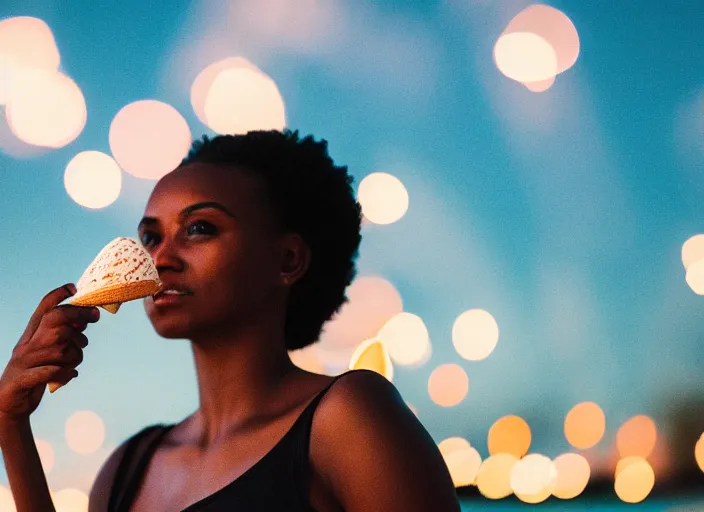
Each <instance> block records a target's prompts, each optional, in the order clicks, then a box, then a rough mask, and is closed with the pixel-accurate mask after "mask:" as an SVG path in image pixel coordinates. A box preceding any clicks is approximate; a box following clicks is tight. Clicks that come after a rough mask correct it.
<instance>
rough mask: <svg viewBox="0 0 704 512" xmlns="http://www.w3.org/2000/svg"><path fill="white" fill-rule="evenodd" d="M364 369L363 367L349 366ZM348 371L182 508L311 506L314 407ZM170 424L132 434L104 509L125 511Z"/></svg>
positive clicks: (189, 511)
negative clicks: (215, 486)
mask: <svg viewBox="0 0 704 512" xmlns="http://www.w3.org/2000/svg"><path fill="white" fill-rule="evenodd" d="M352 371H366V370H352ZM347 373H351V372H346V373H343V374H341V375H337V376H336V377H335V378H334V379H333V380H332V381H331V382H330V383H329V384H328V385H327V386H326V387H325V388H324V389H323V390H322V391H320V392H319V393H318V394H317V395H316V396H315V398H313V400H312V401H311V402H310V403H309V404H308V405H307V406H306V408H305V409H304V410H303V412H302V413H301V414H300V416H299V417H298V418H297V419H296V421H295V423H294V424H293V426H292V427H291V428H290V429H289V431H288V432H287V433H286V434H285V435H284V436H283V437H282V438H281V440H280V441H279V442H278V443H276V445H275V446H274V447H273V448H272V449H271V450H269V452H267V454H266V455H264V457H263V458H262V459H260V460H259V462H257V463H256V464H254V466H252V467H251V468H249V469H248V470H247V471H245V472H244V473H243V474H242V475H241V476H239V477H238V478H236V479H235V480H233V481H232V482H230V483H229V484H227V485H226V486H225V487H223V488H222V489H220V490H218V491H216V492H215V493H213V494H211V495H210V496H206V497H205V498H203V499H202V500H200V501H198V502H196V503H194V504H192V505H190V506H189V507H187V508H186V509H184V510H182V511H181V512H224V511H228V512H230V511H233V510H237V511H246V512H255V511H284V510H285V511H287V512H296V511H301V512H310V511H312V510H313V508H312V507H311V506H310V503H309V501H308V498H309V485H310V465H309V458H308V454H309V450H308V448H309V441H310V429H311V424H312V422H313V413H314V412H315V409H316V408H317V406H318V404H319V403H320V400H321V399H322V398H323V395H325V393H326V392H327V391H328V390H329V389H330V387H331V386H332V385H333V384H334V383H335V382H336V381H337V379H339V378H340V377H342V376H343V375H346V374H347ZM173 426H174V425H163V424H158V425H151V426H148V427H145V428H144V429H142V430H141V431H139V432H138V433H137V434H135V435H133V436H132V437H131V438H130V439H129V440H128V442H127V446H126V449H125V454H124V456H123V458H122V460H121V461H120V464H119V466H118V468H117V471H116V474H115V479H114V480H113V485H112V490H111V491H110V501H109V504H108V512H128V511H129V508H130V506H131V505H132V502H133V501H134V499H135V497H136V495H137V491H138V490H139V486H140V484H141V482H142V479H143V478H144V473H145V471H146V469H147V465H148V464H149V460H150V459H151V457H152V455H153V454H154V452H155V451H156V448H157V446H158V445H159V443H160V441H161V440H162V439H163V437H164V436H165V435H166V433H167V432H168V431H169V430H170V429H171V428H173Z"/></svg>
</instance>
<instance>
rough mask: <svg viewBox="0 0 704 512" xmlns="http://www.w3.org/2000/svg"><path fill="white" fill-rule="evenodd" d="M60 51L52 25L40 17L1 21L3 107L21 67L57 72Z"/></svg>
mask: <svg viewBox="0 0 704 512" xmlns="http://www.w3.org/2000/svg"><path fill="white" fill-rule="evenodd" d="M60 62H61V56H60V54H59V49H58V48H57V46H56V40H55V39H54V34H53V33H52V31H51V29H50V28H49V25H47V24H46V23H45V22H44V21H43V20H40V19H39V18H32V17H30V16H16V17H12V18H5V19H4V20H1V21H0V105H4V104H5V103H7V101H8V99H9V96H10V91H11V89H12V87H13V83H14V80H15V74H16V73H17V72H18V71H19V70H21V69H22V68H35V69H43V70H45V71H51V72H53V71H57V70H58V69H59V64H60Z"/></svg>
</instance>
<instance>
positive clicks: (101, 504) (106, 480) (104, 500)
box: [88, 439, 129, 512]
mask: <svg viewBox="0 0 704 512" xmlns="http://www.w3.org/2000/svg"><path fill="white" fill-rule="evenodd" d="M128 443H129V439H127V440H126V441H124V442H123V443H122V444H121V445H119V446H118V447H117V448H116V449H115V450H114V451H113V452H112V453H111V454H110V456H108V458H107V459H106V460H105V462H103V465H102V466H101V467H100V470H99V471H98V474H97V476H96V477H95V480H94V481H93V485H92V486H91V489H90V495H89V497H88V511H89V512H107V510H108V503H109V501H110V491H111V490H112V484H113V482H114V481H115V475H116V473H117V468H118V467H119V466H120V462H121V461H122V459H123V458H124V456H125V452H126V451H127V446H128Z"/></svg>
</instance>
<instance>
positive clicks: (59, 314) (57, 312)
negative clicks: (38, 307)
mask: <svg viewBox="0 0 704 512" xmlns="http://www.w3.org/2000/svg"><path fill="white" fill-rule="evenodd" d="M99 319H100V311H99V310H98V308H96V307H95V306H91V307H85V306H72V305H71V304H62V305H60V306H55V307H54V308H53V309H52V310H51V311H49V312H48V313H46V315H45V316H44V319H43V322H44V323H45V325H46V327H49V328H51V327H58V326H61V325H68V326H70V325H72V324H78V323H85V324H89V323H95V322H97V321H98V320H99Z"/></svg>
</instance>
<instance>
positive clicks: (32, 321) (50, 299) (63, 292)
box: [19, 283, 76, 343]
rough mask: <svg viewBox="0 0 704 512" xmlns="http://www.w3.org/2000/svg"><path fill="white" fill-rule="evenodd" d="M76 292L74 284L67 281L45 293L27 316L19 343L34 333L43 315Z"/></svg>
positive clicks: (25, 340)
mask: <svg viewBox="0 0 704 512" xmlns="http://www.w3.org/2000/svg"><path fill="white" fill-rule="evenodd" d="M75 293H76V286H75V285H74V284H73V283H67V284H65V285H63V286H60V287H58V288H56V289H54V290H52V291H50V292H49V293H47V294H46V295H45V296H44V298H43V299H42V300H41V301H40V302H39V306H37V309H35V310H34V313H32V316H31V317H30V318H29V322H28V323H27V327H26V329H25V330H24V332H23V333H22V336H20V341H19V343H23V342H27V341H29V339H30V338H31V337H32V336H33V335H34V333H35V332H36V330H37V328H38V327H39V324H40V322H41V321H42V318H43V317H44V315H45V314H46V313H47V312H49V311H51V309H52V308H54V307H55V306H57V305H58V304H61V302H63V301H64V300H66V299H67V298H69V297H71V296H72V295H74V294H75Z"/></svg>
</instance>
